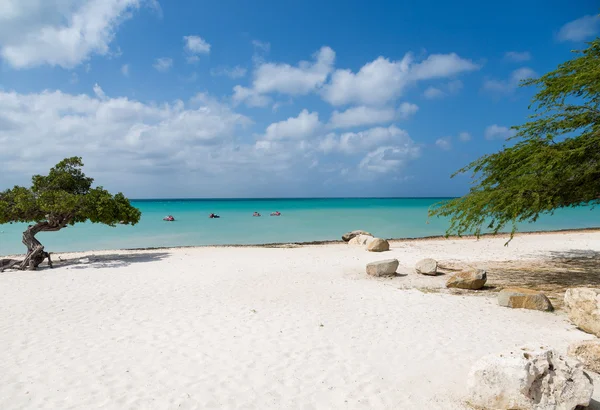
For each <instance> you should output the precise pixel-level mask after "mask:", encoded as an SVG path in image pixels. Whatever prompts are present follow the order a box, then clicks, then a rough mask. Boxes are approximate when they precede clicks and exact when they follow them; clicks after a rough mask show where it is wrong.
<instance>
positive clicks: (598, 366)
mask: <svg viewBox="0 0 600 410" xmlns="http://www.w3.org/2000/svg"><path fill="white" fill-rule="evenodd" d="M567 354H568V355H569V356H571V357H574V358H576V359H577V360H579V361H580V362H581V363H583V367H584V368H586V369H587V370H590V371H592V372H594V373H598V374H600V340H598V339H596V340H584V341H582V342H575V343H573V344H571V345H570V346H569V350H568V351H567Z"/></svg>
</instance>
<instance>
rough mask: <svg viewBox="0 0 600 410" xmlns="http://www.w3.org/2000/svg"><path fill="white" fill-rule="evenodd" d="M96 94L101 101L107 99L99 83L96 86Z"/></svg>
mask: <svg viewBox="0 0 600 410" xmlns="http://www.w3.org/2000/svg"><path fill="white" fill-rule="evenodd" d="M94 94H96V97H98V98H99V99H100V100H105V99H106V94H104V91H103V90H102V87H100V86H99V85H98V83H96V84H94Z"/></svg>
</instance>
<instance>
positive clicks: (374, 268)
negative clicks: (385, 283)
mask: <svg viewBox="0 0 600 410" xmlns="http://www.w3.org/2000/svg"><path fill="white" fill-rule="evenodd" d="M399 265H400V263H399V262H398V259H386V260H383V261H377V262H371V263H368V264H367V274H369V275H371V276H392V275H394V274H396V269H398V266H399Z"/></svg>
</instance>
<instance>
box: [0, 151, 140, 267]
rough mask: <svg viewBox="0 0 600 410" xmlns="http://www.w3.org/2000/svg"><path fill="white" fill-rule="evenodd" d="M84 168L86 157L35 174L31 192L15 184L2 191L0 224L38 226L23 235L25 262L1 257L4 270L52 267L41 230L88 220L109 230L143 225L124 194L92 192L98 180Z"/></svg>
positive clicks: (72, 158) (46, 230)
mask: <svg viewBox="0 0 600 410" xmlns="http://www.w3.org/2000/svg"><path fill="white" fill-rule="evenodd" d="M81 167H83V162H82V161H81V158H79V157H71V158H66V159H64V160H62V161H60V162H59V163H58V164H56V165H55V166H54V167H53V168H52V169H50V172H49V173H48V175H34V176H33V178H32V185H31V188H24V187H20V186H15V187H14V188H12V189H7V190H6V191H3V192H0V224H4V223H13V222H34V224H33V225H29V227H28V228H27V229H26V230H25V232H23V244H24V245H25V246H26V247H27V255H26V256H25V259H24V260H22V261H19V260H14V259H0V271H2V270H4V269H7V268H16V269H30V270H33V269H36V268H37V267H38V266H39V265H40V264H41V263H42V262H43V261H44V260H45V259H46V258H47V259H48V264H49V265H50V267H52V260H51V259H50V254H49V253H48V252H46V251H45V250H44V247H43V246H42V244H41V243H40V242H39V241H38V240H37V239H36V237H35V235H36V234H38V233H39V232H49V231H58V230H60V229H63V228H65V227H67V226H68V225H74V224H75V223H77V222H85V221H88V220H89V221H91V222H93V223H102V224H106V225H110V226H115V225H116V224H117V223H122V224H131V225H135V224H136V223H137V222H139V220H140V216H141V212H140V211H139V210H138V209H137V208H134V207H133V206H131V204H130V203H129V200H128V199H127V198H125V196H124V195H123V194H122V193H118V194H116V195H112V194H111V193H110V192H108V191H106V190H105V189H103V188H102V187H97V188H92V187H91V186H92V183H93V181H94V180H93V179H92V178H88V177H86V176H85V175H84V173H83V172H82V171H81Z"/></svg>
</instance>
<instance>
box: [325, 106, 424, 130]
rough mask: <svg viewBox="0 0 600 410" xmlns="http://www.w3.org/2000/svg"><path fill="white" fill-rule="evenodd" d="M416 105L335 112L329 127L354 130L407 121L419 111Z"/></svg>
mask: <svg viewBox="0 0 600 410" xmlns="http://www.w3.org/2000/svg"><path fill="white" fill-rule="evenodd" d="M418 109H419V107H418V106H417V105H416V104H411V103H406V102H405V103H402V104H400V106H399V107H398V109H395V108H393V107H369V106H364V105H361V106H358V107H352V108H348V109H347V110H346V111H342V112H340V111H333V113H332V114H331V119H330V120H329V126H330V127H331V128H353V127H359V126H364V125H375V124H384V123H386V122H392V121H394V120H396V119H407V118H409V117H410V116H412V115H414V114H415V113H416V112H417V111H418Z"/></svg>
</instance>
